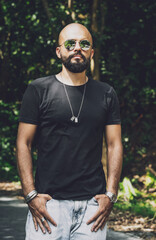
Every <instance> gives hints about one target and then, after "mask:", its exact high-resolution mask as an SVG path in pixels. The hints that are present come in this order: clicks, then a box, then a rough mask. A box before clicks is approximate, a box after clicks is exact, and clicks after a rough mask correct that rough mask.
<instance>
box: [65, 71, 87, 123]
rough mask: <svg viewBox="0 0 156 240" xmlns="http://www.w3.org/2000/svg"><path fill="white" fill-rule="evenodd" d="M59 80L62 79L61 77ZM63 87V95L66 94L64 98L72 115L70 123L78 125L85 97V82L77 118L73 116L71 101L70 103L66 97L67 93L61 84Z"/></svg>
mask: <svg viewBox="0 0 156 240" xmlns="http://www.w3.org/2000/svg"><path fill="white" fill-rule="evenodd" d="M61 78H62V76H61ZM63 86H64V91H65V94H66V97H67V100H68V103H69V107H70V110H71V113H72V117H71V118H70V121H72V122H75V123H78V122H79V116H80V113H81V110H82V106H83V103H84V97H85V92H86V81H85V84H84V89H83V95H82V100H81V104H80V108H79V112H78V114H77V116H75V114H74V111H73V108H72V104H71V101H70V98H69V95H68V92H67V89H66V86H65V84H64V83H63Z"/></svg>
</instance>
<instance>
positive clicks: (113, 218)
mask: <svg viewBox="0 0 156 240" xmlns="http://www.w3.org/2000/svg"><path fill="white" fill-rule="evenodd" d="M0 196H17V198H20V199H22V198H23V197H22V191H21V186H20V184H19V183H14V182H12V183H9V182H1V183H0ZM108 227H109V228H111V229H113V230H115V231H121V232H130V233H135V234H136V235H138V236H140V237H141V238H142V239H147V240H154V239H156V220H155V218H153V219H150V218H148V217H142V216H135V215H134V214H132V213H130V212H129V211H126V212H121V211H120V210H117V209H113V211H112V213H111V215H110V217H109V224H108Z"/></svg>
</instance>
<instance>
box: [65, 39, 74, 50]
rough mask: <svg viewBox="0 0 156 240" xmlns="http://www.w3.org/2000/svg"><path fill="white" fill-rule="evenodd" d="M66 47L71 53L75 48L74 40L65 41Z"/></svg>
mask: <svg viewBox="0 0 156 240" xmlns="http://www.w3.org/2000/svg"><path fill="white" fill-rule="evenodd" d="M64 46H65V48H66V49H67V50H69V51H71V50H73V49H74V47H75V41H74V40H67V41H65V43H64Z"/></svg>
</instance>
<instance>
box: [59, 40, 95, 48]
mask: <svg viewBox="0 0 156 240" xmlns="http://www.w3.org/2000/svg"><path fill="white" fill-rule="evenodd" d="M76 42H77V40H74V39H69V40H66V41H65V42H64V43H62V44H61V45H60V46H62V45H63V44H64V46H65V48H66V49H67V50H68V51H72V50H74V48H75V46H76ZM78 43H79V45H80V48H81V49H82V50H83V51H87V50H89V49H90V47H91V44H90V42H89V41H88V40H81V41H78Z"/></svg>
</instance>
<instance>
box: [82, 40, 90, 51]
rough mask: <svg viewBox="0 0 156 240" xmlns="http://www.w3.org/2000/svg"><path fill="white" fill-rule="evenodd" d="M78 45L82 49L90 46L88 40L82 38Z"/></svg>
mask: <svg viewBox="0 0 156 240" xmlns="http://www.w3.org/2000/svg"><path fill="white" fill-rule="evenodd" d="M80 47H81V48H82V50H85V51H86V50H88V49H89V48H90V42H89V41H87V40H82V41H80Z"/></svg>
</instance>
